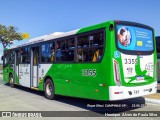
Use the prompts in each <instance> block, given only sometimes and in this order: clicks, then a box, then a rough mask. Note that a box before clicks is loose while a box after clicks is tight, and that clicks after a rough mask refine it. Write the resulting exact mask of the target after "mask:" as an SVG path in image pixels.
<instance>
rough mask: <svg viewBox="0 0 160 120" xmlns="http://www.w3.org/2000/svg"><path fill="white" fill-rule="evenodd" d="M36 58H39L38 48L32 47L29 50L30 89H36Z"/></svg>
mask: <svg viewBox="0 0 160 120" xmlns="http://www.w3.org/2000/svg"><path fill="white" fill-rule="evenodd" d="M38 58H39V47H33V48H32V49H31V73H32V74H31V80H32V82H31V87H32V88H38V63H39V61H38Z"/></svg>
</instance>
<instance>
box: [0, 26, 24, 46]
mask: <svg viewBox="0 0 160 120" xmlns="http://www.w3.org/2000/svg"><path fill="white" fill-rule="evenodd" d="M22 39H23V37H22V34H21V33H18V32H17V28H16V27H14V26H8V27H7V26H5V25H1V24H0V43H2V45H3V48H4V49H5V48H6V47H7V46H10V45H11V44H13V41H14V40H22Z"/></svg>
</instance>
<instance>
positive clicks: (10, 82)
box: [9, 74, 14, 87]
mask: <svg viewBox="0 0 160 120" xmlns="http://www.w3.org/2000/svg"><path fill="white" fill-rule="evenodd" d="M9 85H10V87H14V79H13V75H12V74H11V75H10V76H9Z"/></svg>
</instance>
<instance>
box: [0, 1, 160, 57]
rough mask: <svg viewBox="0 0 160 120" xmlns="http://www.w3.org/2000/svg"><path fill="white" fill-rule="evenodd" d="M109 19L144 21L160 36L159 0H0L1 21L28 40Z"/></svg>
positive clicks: (15, 43) (0, 47)
mask: <svg viewBox="0 0 160 120" xmlns="http://www.w3.org/2000/svg"><path fill="white" fill-rule="evenodd" d="M109 20H124V21H132V22H138V23H142V24H146V25H148V26H151V27H152V28H154V30H155V33H156V36H158V35H159V36H160V0H0V24H2V25H6V26H9V25H13V26H16V27H17V28H18V32H21V33H23V32H27V33H29V35H30V38H29V39H32V38H35V37H39V36H43V35H46V34H50V33H53V32H67V31H71V30H75V29H79V28H83V27H87V26H90V25H94V24H98V23H102V22H106V21H109ZM26 41H27V40H23V41H21V42H17V41H16V42H14V46H15V45H18V44H22V43H24V42H26ZM2 53H3V49H2V46H1V45H0V56H1V55H2Z"/></svg>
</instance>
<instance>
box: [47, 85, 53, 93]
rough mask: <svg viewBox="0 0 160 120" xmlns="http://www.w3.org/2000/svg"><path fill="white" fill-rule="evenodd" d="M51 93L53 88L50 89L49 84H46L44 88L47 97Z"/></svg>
mask: <svg viewBox="0 0 160 120" xmlns="http://www.w3.org/2000/svg"><path fill="white" fill-rule="evenodd" d="M52 91H53V88H52V86H51V84H50V83H48V84H47V86H46V93H47V95H49V96H50V95H51V94H52Z"/></svg>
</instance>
